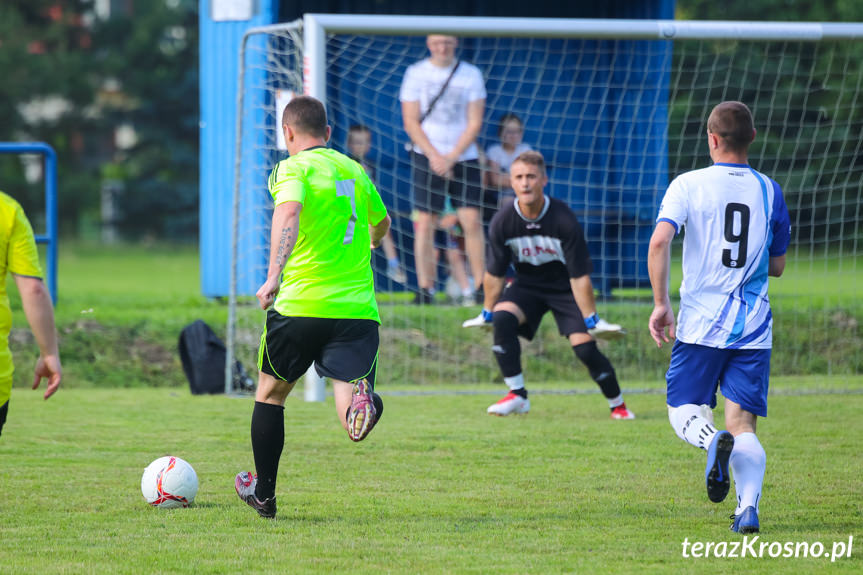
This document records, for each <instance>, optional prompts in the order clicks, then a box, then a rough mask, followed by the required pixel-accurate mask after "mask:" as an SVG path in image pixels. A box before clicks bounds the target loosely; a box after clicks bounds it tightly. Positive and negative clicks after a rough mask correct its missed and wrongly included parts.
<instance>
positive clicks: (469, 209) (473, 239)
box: [399, 34, 486, 304]
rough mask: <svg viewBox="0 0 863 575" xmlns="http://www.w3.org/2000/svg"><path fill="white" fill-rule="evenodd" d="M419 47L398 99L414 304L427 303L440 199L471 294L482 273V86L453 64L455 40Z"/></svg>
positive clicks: (471, 70)
mask: <svg viewBox="0 0 863 575" xmlns="http://www.w3.org/2000/svg"><path fill="white" fill-rule="evenodd" d="M426 45H427V46H428V49H429V54H430V55H429V57H428V58H426V59H424V60H421V61H419V62H417V63H415V64H413V65H411V66H409V67H408V69H407V71H406V72H405V76H404V79H403V80H402V86H401V92H400V94H399V99H400V100H401V103H402V121H403V123H404V128H405V132H407V134H408V136H409V137H410V139H411V142H412V144H413V153H412V154H411V157H412V162H413V185H414V198H413V200H414V209H415V210H416V216H417V217H416V222H415V233H416V238H415V240H414V257H415V259H416V270H417V281H418V283H419V288H420V289H419V291H418V293H417V296H416V298H415V299H414V302H415V303H420V304H429V303H432V301H433V294H434V284H435V259H434V229H435V220H436V217H437V215H438V214H440V213H441V212H442V211H443V207H444V202H445V200H446V198H447V197H449V198H450V201H451V202H452V205H453V207H455V209H456V213H457V214H458V219H459V223H460V224H461V227H462V230H463V232H464V237H465V251H466V252H467V256H468V260H469V262H470V268H471V273H472V275H473V278H474V285H475V286H477V287H479V286H480V285H482V276H483V271H484V270H485V261H484V251H485V241H484V238H483V230H482V220H481V218H480V206H481V203H482V172H481V170H480V165H479V149H478V148H477V145H476V138H477V136H478V135H479V132H480V129H481V128H482V117H483V111H484V109H485V97H486V91H485V82H484V80H483V77H482V73H481V72H480V71H479V69H478V68H477V67H476V66H474V65H472V64H468V63H467V62H460V61H458V60H457V59H456V57H455V49H456V47H457V46H458V40H457V39H456V38H454V37H453V36H442V35H438V34H432V35H430V36H428V37H427V38H426ZM479 297H480V296H478V295H477V297H476V300H477V301H478V302H479Z"/></svg>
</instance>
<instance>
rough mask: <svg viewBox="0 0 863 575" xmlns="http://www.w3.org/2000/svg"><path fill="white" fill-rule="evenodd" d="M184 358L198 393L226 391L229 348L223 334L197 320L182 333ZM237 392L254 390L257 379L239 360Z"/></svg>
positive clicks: (235, 376) (235, 374) (235, 371)
mask: <svg viewBox="0 0 863 575" xmlns="http://www.w3.org/2000/svg"><path fill="white" fill-rule="evenodd" d="M178 348H179V351H180V361H181V362H182V363H183V371H184V372H185V374H186V379H188V380H189V389H190V390H191V392H192V393H193V394H194V395H201V394H205V393H224V392H225V360H226V358H227V351H226V349H225V344H224V343H223V342H222V340H221V339H219V336H217V335H216V333H215V332H214V331H213V330H212V328H211V327H210V326H209V325H207V324H206V322H204V321H203V320H200V319H199V320H195V321H194V322H193V323H190V324H189V325H187V326H186V327H184V328H183V331H181V332H180V342H179V344H178ZM232 373H233V382H232V387H233V389H234V391H245V392H248V391H252V390H254V389H255V383H254V380H253V379H252V378H251V377H250V376H249V374H248V373H246V370H245V368H244V367H243V365H242V364H241V363H240V362H239V361H235V362H234V369H233V370H232Z"/></svg>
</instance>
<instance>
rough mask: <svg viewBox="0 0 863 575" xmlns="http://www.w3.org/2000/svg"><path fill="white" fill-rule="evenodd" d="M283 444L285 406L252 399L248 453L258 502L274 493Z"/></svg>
mask: <svg viewBox="0 0 863 575" xmlns="http://www.w3.org/2000/svg"><path fill="white" fill-rule="evenodd" d="M284 446H285V408H284V407H283V406H281V405H273V404H271V403H262V402H260V401H256V402H255V409H254V410H253V411H252V452H253V453H254V455H255V471H256V473H257V474H258V485H257V487H256V488H255V497H257V498H258V499H259V500H261V501H264V500H266V499H269V498H271V497H273V496H275V494H276V476H277V475H278V473H279V458H280V457H281V456H282V448H283V447H284Z"/></svg>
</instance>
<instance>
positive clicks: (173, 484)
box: [141, 455, 198, 509]
mask: <svg viewBox="0 0 863 575" xmlns="http://www.w3.org/2000/svg"><path fill="white" fill-rule="evenodd" d="M141 493H143V494H144V499H146V500H147V503H149V504H150V505H152V506H153V507H161V508H163V509H172V508H175V507H188V506H189V505H191V504H192V502H193V501H194V500H195V495H197V493H198V475H197V474H196V473H195V470H194V469H192V466H191V465H189V464H188V463H187V462H186V461H185V460H183V459H180V458H179V457H174V456H173V455H166V456H165V457H160V458H159V459H157V460H156V461H154V462H153V463H151V464H150V465H148V466H147V468H146V469H145V470H144V475H143V476H142V477H141Z"/></svg>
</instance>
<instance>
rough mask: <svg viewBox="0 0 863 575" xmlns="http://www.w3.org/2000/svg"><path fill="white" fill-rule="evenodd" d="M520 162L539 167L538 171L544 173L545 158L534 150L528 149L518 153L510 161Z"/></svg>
mask: <svg viewBox="0 0 863 575" xmlns="http://www.w3.org/2000/svg"><path fill="white" fill-rule="evenodd" d="M516 162H521V163H522V164H527V165H529V166H536V167H538V168H539V171H540V172H542V173H543V174H544V173H545V158H543V157H542V154H540V153H539V152H537V151H536V150H528V151H527V152H522V153H520V154H519V155H518V156H517V157H516V158H515V159H514V160H513V161H512V163H513V164H514V163H516Z"/></svg>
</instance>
